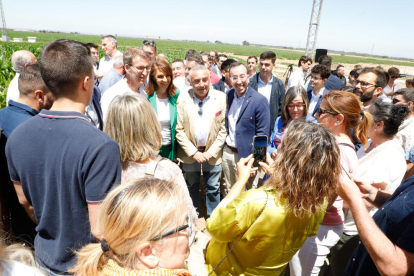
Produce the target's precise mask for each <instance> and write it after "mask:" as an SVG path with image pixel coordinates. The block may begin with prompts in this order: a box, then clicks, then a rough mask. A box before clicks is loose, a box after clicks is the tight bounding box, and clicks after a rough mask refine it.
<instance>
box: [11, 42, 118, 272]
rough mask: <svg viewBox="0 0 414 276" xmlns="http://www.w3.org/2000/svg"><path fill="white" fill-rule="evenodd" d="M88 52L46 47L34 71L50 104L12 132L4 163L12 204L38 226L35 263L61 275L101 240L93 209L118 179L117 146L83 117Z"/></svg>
mask: <svg viewBox="0 0 414 276" xmlns="http://www.w3.org/2000/svg"><path fill="white" fill-rule="evenodd" d="M90 55H91V54H90V50H89V48H88V47H87V46H86V44H83V43H81V42H78V41H73V40H66V39H60V40H56V41H53V42H50V43H48V44H46V46H45V47H44V48H43V50H42V52H41V53H40V57H39V65H40V72H41V75H42V78H43V80H44V82H45V83H46V85H47V87H48V88H49V89H50V91H51V92H52V94H53V97H54V99H55V102H54V103H53V106H52V108H51V109H50V110H42V111H41V112H40V113H39V114H38V115H37V116H35V117H33V118H31V119H29V120H27V121H26V122H24V123H23V124H21V125H20V126H18V127H17V128H16V129H15V130H14V131H13V132H12V134H11V135H10V136H9V139H8V141H7V145H6V157H7V161H8V166H9V172H10V178H11V179H12V181H13V183H14V187H15V189H16V192H17V195H18V198H19V201H20V203H21V204H22V205H23V207H24V208H25V210H26V212H27V213H28V214H29V216H30V217H31V219H32V220H33V221H34V222H36V223H37V224H38V225H37V227H36V231H37V235H36V238H35V243H34V247H35V254H36V260H37V262H38V263H39V265H40V268H41V269H42V270H43V271H45V272H47V274H49V275H51V274H59V275H60V274H65V273H67V271H68V270H69V269H70V268H71V267H73V266H74V265H75V264H76V258H75V255H74V251H77V250H80V249H81V248H82V247H83V246H84V245H86V244H88V243H91V242H94V241H96V240H101V239H102V238H103V237H102V234H101V232H100V229H99V226H98V224H97V217H98V214H99V209H100V205H101V203H102V201H103V199H104V197H105V195H106V194H107V193H108V192H109V190H110V189H111V188H112V187H113V185H114V184H118V183H119V182H120V179H121V163H120V153H119V146H118V144H117V143H116V142H115V141H114V140H112V139H111V138H110V137H109V136H108V135H107V134H105V133H103V132H102V131H100V130H99V129H97V128H96V127H95V126H94V125H93V124H91V122H90V121H89V119H88V117H87V116H85V107H86V106H87V105H88V104H89V103H90V101H91V97H92V92H93V88H94V80H93V76H94V74H93V66H92V62H91V56H90Z"/></svg>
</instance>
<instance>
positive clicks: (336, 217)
mask: <svg viewBox="0 0 414 276" xmlns="http://www.w3.org/2000/svg"><path fill="white" fill-rule="evenodd" d="M336 142H337V143H338V146H339V151H340V153H341V165H342V167H344V169H345V170H346V171H347V172H348V173H349V174H350V175H353V174H354V173H355V172H356V170H357V167H358V157H357V155H356V152H355V146H354V145H353V144H352V143H351V141H349V140H348V139H345V138H337V139H336ZM343 203H344V202H343V199H342V198H341V197H340V196H338V197H337V198H336V200H335V202H334V204H333V205H332V207H331V208H329V209H328V210H327V211H326V214H325V217H324V218H323V221H322V225H339V224H342V223H343V222H344V213H343V212H342V206H343Z"/></svg>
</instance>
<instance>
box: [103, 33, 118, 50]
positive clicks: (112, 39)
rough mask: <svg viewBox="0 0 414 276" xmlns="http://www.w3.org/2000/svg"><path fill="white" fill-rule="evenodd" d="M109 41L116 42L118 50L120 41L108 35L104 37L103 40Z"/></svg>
mask: <svg viewBox="0 0 414 276" xmlns="http://www.w3.org/2000/svg"><path fill="white" fill-rule="evenodd" d="M105 38H106V39H108V40H109V41H110V42H114V43H115V48H118V41H117V40H116V38H115V37H114V36H113V35H106V36H103V37H102V40H104V39H105Z"/></svg>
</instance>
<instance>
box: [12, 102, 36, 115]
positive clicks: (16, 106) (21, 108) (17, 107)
mask: <svg viewBox="0 0 414 276" xmlns="http://www.w3.org/2000/svg"><path fill="white" fill-rule="evenodd" d="M9 108H10V109H12V110H13V111H15V112H18V113H29V114H31V115H32V116H35V115H37V114H39V111H37V110H36V109H33V108H31V107H30V106H28V105H25V104H22V103H19V102H15V101H13V100H9Z"/></svg>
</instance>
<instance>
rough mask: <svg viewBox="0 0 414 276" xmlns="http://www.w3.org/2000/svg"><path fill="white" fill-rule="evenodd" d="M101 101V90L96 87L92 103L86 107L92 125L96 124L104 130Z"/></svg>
mask: <svg viewBox="0 0 414 276" xmlns="http://www.w3.org/2000/svg"><path fill="white" fill-rule="evenodd" d="M100 101H101V91H100V90H99V88H98V86H96V85H95V86H94V87H93V93H92V98H91V102H90V103H89V105H88V106H87V107H86V116H88V118H89V120H90V121H91V123H92V124H94V125H95V126H96V127H97V128H99V129H100V130H103V124H104V121H103V116H102V109H101V104H100Z"/></svg>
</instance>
